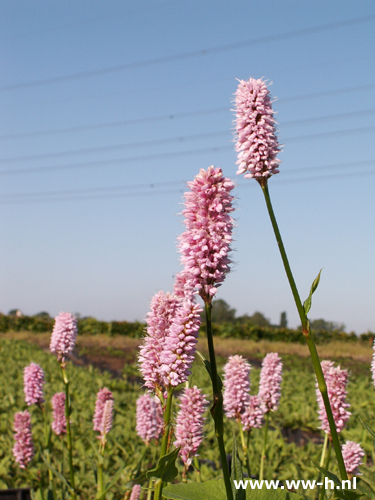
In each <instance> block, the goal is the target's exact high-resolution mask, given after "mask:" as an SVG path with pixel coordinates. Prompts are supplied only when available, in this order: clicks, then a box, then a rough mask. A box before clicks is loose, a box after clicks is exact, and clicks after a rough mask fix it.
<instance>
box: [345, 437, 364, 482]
mask: <svg viewBox="0 0 375 500" xmlns="http://www.w3.org/2000/svg"><path fill="white" fill-rule="evenodd" d="M364 456H365V452H364V451H363V449H362V447H361V446H360V445H359V444H358V443H355V442H354V441H346V443H345V444H343V445H342V457H343V459H344V463H345V469H346V472H347V473H348V474H350V475H351V476H358V475H360V472H359V469H358V467H359V466H360V465H362V464H363V458H364Z"/></svg>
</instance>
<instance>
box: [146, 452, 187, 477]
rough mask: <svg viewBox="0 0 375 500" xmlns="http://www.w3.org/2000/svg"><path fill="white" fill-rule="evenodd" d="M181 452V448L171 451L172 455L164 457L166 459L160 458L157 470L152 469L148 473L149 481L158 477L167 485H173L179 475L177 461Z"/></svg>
mask: <svg viewBox="0 0 375 500" xmlns="http://www.w3.org/2000/svg"><path fill="white" fill-rule="evenodd" d="M179 451H180V448H176V449H175V450H173V451H171V453H168V455H164V457H162V458H160V459H159V461H158V464H157V466H156V467H155V469H151V470H149V471H148V472H147V474H146V477H147V479H151V478H152V477H156V478H158V479H161V480H162V481H164V482H166V483H171V482H172V481H173V480H174V479H175V478H176V477H177V475H178V470H177V467H176V460H177V456H178V452H179Z"/></svg>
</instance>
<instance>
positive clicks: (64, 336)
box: [50, 312, 78, 358]
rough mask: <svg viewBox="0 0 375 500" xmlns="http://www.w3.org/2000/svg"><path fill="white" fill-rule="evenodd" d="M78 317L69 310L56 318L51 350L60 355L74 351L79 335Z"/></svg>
mask: <svg viewBox="0 0 375 500" xmlns="http://www.w3.org/2000/svg"><path fill="white" fill-rule="evenodd" d="M77 330H78V327H77V319H76V318H75V317H74V316H73V314H70V313H68V312H66V313H63V312H62V313H60V314H58V315H57V316H56V318H55V325H54V327H53V330H52V336H51V343H50V350H51V352H55V353H57V354H58V356H59V357H61V358H63V357H64V356H65V355H67V354H69V353H71V352H73V350H74V346H75V343H76V337H77Z"/></svg>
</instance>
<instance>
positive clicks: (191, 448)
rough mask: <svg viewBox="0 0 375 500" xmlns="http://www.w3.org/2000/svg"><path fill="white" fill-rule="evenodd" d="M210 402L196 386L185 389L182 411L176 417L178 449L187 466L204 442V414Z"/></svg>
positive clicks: (181, 404) (181, 405)
mask: <svg viewBox="0 0 375 500" xmlns="http://www.w3.org/2000/svg"><path fill="white" fill-rule="evenodd" d="M207 405H208V401H207V400H206V398H205V395H204V394H203V393H202V391H200V389H198V388H197V387H196V386H194V387H189V388H186V389H184V392H183V394H182V396H181V401H180V410H179V412H178V413H177V417H176V429H175V435H176V441H175V442H174V445H175V446H176V447H178V446H181V449H180V456H181V458H182V461H183V462H184V464H185V465H190V464H191V461H192V459H193V457H194V456H195V455H196V453H197V450H198V448H199V446H200V444H201V442H202V441H203V424H204V418H203V414H204V412H205V411H206V408H207Z"/></svg>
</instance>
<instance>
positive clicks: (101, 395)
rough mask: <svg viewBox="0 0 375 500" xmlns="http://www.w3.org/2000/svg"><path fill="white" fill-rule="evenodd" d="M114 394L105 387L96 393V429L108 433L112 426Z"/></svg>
mask: <svg viewBox="0 0 375 500" xmlns="http://www.w3.org/2000/svg"><path fill="white" fill-rule="evenodd" d="M112 412H113V395H112V392H111V391H110V390H109V389H107V388H106V387H103V388H102V389H100V390H99V392H98V394H97V395H96V403H95V413H94V418H93V423H94V431H98V432H100V433H101V434H108V432H109V431H110V429H111V427H112Z"/></svg>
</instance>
